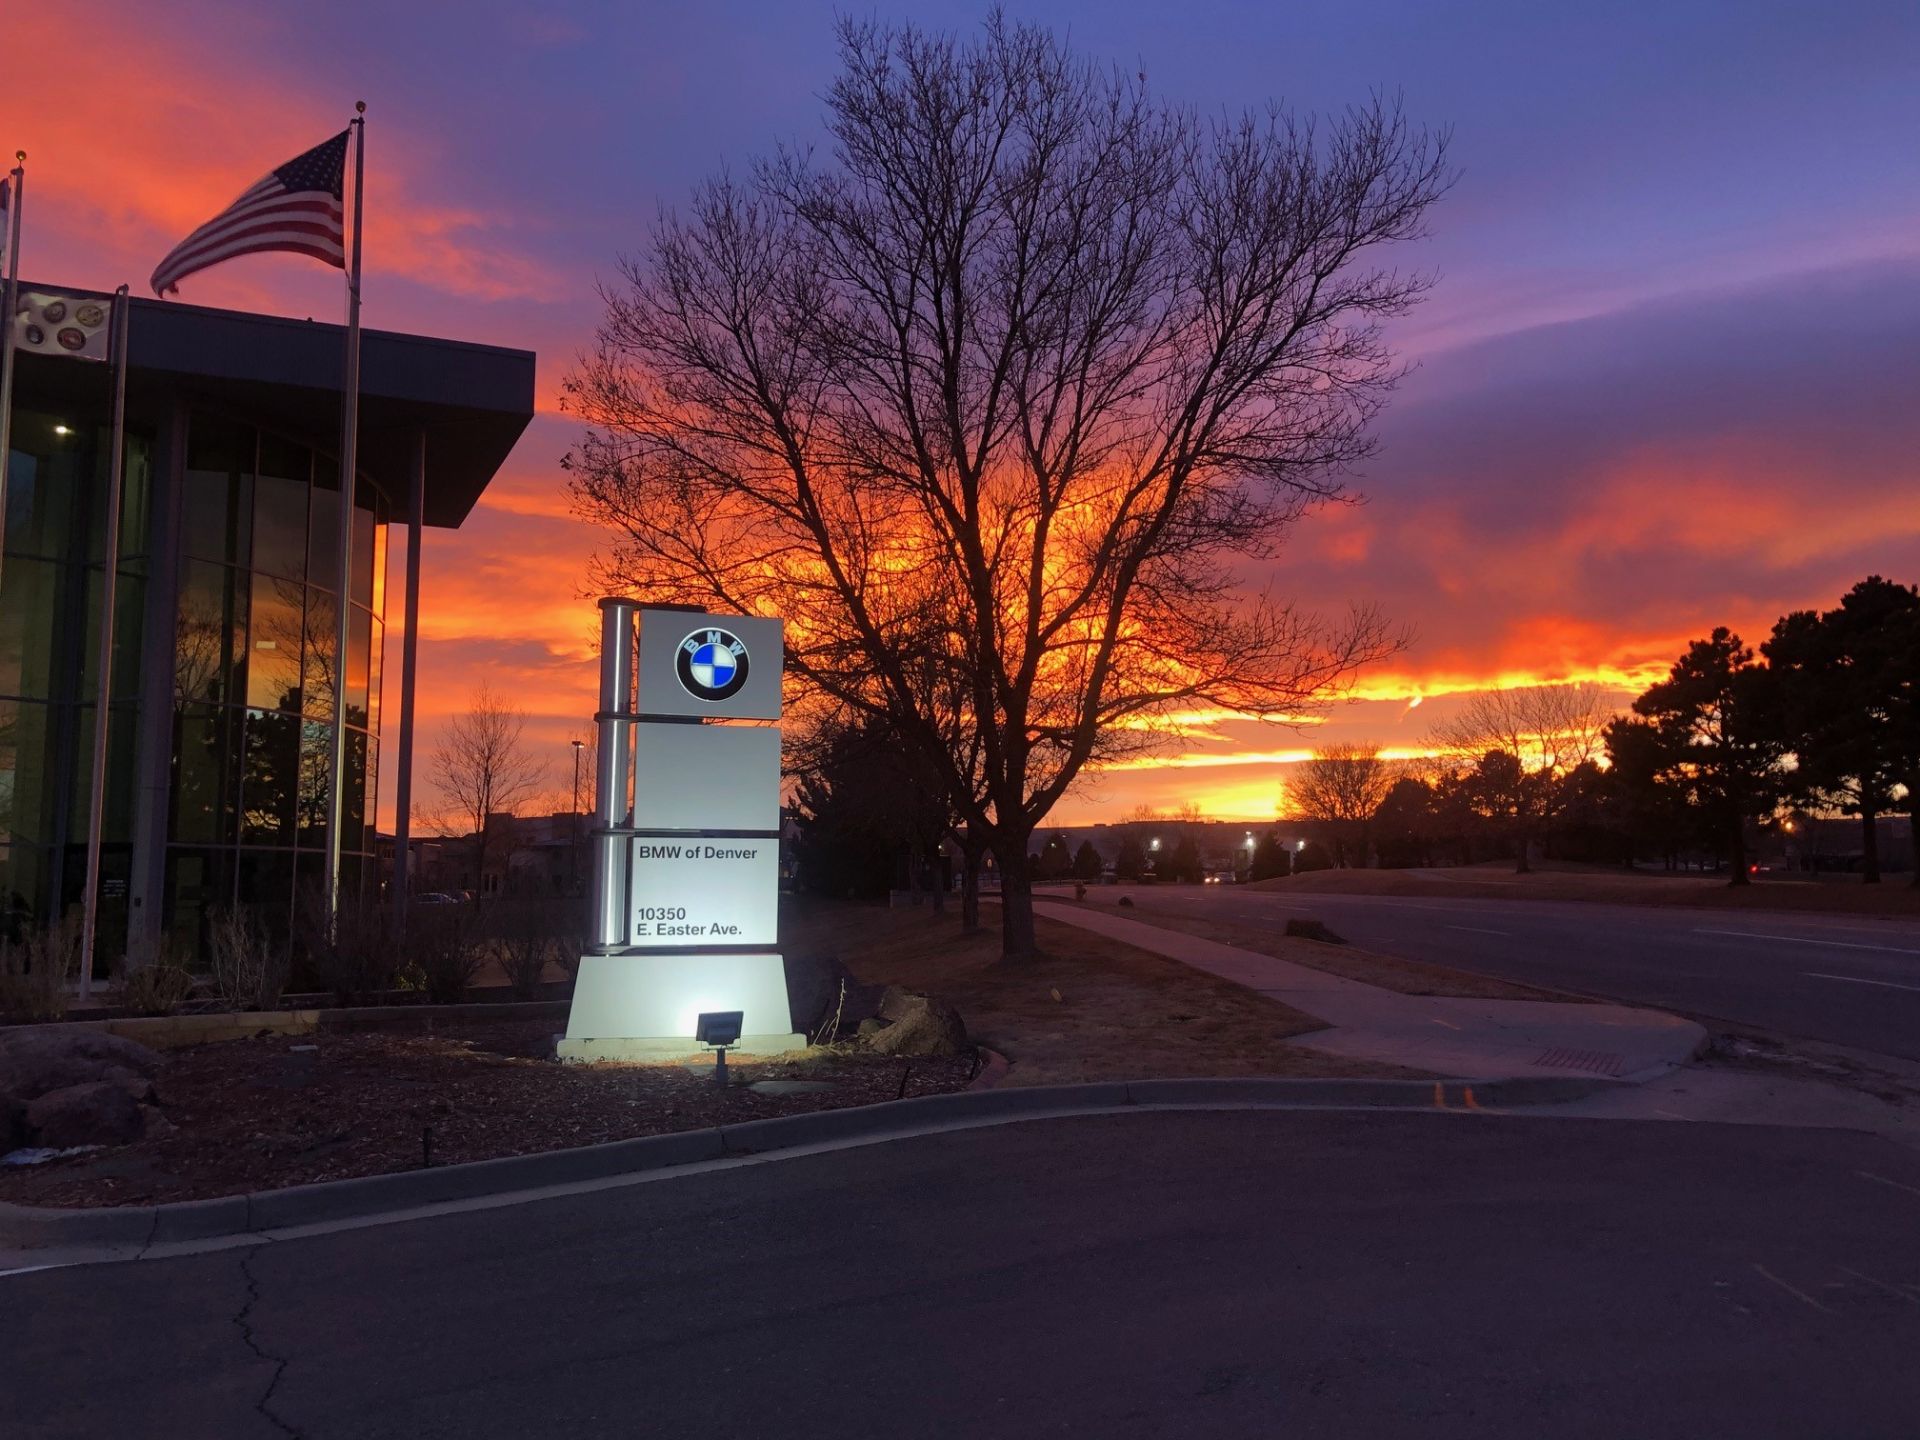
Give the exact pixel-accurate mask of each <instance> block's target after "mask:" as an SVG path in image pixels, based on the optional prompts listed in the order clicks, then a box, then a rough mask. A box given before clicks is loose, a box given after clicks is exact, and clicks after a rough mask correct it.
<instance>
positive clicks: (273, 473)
mask: <svg viewBox="0 0 1920 1440" xmlns="http://www.w3.org/2000/svg"><path fill="white" fill-rule="evenodd" d="M184 483H185V491H184V495H183V497H182V500H183V504H182V512H181V554H180V564H181V570H180V603H179V610H178V619H177V625H176V640H175V646H174V685H173V708H174V770H173V794H172V803H171V805H170V807H169V812H170V822H169V830H168V837H167V838H168V845H167V872H166V920H167V925H168V929H169V933H170V934H172V935H173V936H174V937H176V940H177V941H178V942H180V943H183V944H186V945H190V946H195V947H197V946H198V944H199V941H200V937H201V935H202V934H203V932H204V927H205V924H206V918H207V914H208V912H209V911H210V910H212V909H214V908H216V907H218V906H223V905H227V904H232V903H235V902H238V903H241V904H246V905H251V906H257V907H259V909H260V911H261V913H262V914H263V915H264V916H266V917H268V918H269V920H270V922H272V921H275V919H276V917H277V918H278V919H279V920H280V921H281V922H284V919H285V918H286V917H289V916H291V914H292V913H293V907H294V906H295V905H296V904H297V903H299V897H300V896H301V894H302V893H303V892H307V893H311V894H314V895H318V894H319V892H320V891H321V888H322V886H323V884H324V876H325V864H326V846H327V833H326V832H327V800H328V778H329V771H330V766H331V761H332V751H331V740H332V728H331V727H332V722H333V700H334V688H335V686H336V685H340V684H342V683H344V685H345V686H346V717H347V725H348V731H347V745H346V767H347V785H346V792H345V799H344V804H343V809H342V817H341V818H342V836H341V850H342V862H341V865H342V876H341V884H342V889H343V891H344V892H345V893H347V894H356V893H358V891H359V887H360V885H361V884H362V880H363V877H369V878H370V877H371V876H372V873H373V865H372V859H371V856H372V851H373V836H374V825H373V820H374V814H375V790H376V784H377V777H376V775H375V773H374V767H375V764H376V759H377V756H378V754H379V744H378V735H379V698H378V697H379V656H380V649H381V642H382V630H383V622H384V619H385V607H386V593H385V592H386V521H387V510H386V500H385V497H384V496H383V495H381V494H380V493H379V491H378V490H377V488H376V487H375V486H374V485H373V484H372V483H371V482H370V481H368V480H367V479H366V478H365V477H362V478H361V480H360V482H359V485H358V487H357V492H356V494H355V497H354V544H353V553H354V566H353V570H354V573H353V575H352V577H351V583H350V584H349V586H348V602H347V603H348V604H349V605H350V606H351V607H352V610H351V613H350V615H349V619H348V627H347V633H348V642H347V655H346V663H345V665H344V666H343V665H341V664H340V663H339V657H338V655H337V653H336V648H335V647H336V643H337V627H338V618H339V609H338V607H339V604H340V574H339V556H338V552H337V550H336V548H335V547H336V543H337V534H338V532H337V529H336V526H337V524H338V519H339V514H340V510H339V506H340V484H339V468H338V463H337V461H336V460H335V459H334V458H333V457H332V456H330V455H327V454H326V453H324V452H318V451H314V450H312V449H309V448H308V447H306V446H303V445H300V444H297V443H295V442H292V441H289V440H286V439H283V438H282V437H280V436H278V435H275V434H272V433H270V432H266V431H262V430H259V429H257V428H255V427H253V426H250V425H245V424H241V423H237V422H234V421H230V420H226V419H222V418H220V417H216V416H212V415H204V414H198V413H196V414H195V415H194V416H193V417H192V421H191V424H190V426H189V430H188V439H187V469H186V475H185V482H184Z"/></svg>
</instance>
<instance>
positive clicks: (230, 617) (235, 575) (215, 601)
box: [173, 560, 247, 705]
mask: <svg viewBox="0 0 1920 1440" xmlns="http://www.w3.org/2000/svg"><path fill="white" fill-rule="evenodd" d="M243 580H244V572H243V571H238V570H234V569H232V568H231V567H230V566H226V565H209V564H207V563H206V562H204V561H200V560H189V561H188V562H187V563H186V566H185V567H184V570H183V573H182V574H181V577H180V616H179V619H178V620H177V621H176V622H175V625H174V644H173V697H174V701H175V703H177V704H182V705H185V704H192V703H195V702H209V703H215V704H222V703H224V704H231V703H233V702H235V701H238V700H243V699H245V698H246V697H245V696H244V695H243V694H242V693H241V690H240V687H241V670H240V667H241V665H242V664H243V663H244V661H245V657H246V652H247V595H246V591H245V589H244V588H243V583H242V582H243Z"/></svg>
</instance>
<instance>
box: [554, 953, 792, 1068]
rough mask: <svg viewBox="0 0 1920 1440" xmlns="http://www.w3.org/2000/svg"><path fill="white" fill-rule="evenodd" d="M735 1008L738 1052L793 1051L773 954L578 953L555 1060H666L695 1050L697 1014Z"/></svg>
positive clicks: (783, 980) (782, 976) (781, 976)
mask: <svg viewBox="0 0 1920 1440" xmlns="http://www.w3.org/2000/svg"><path fill="white" fill-rule="evenodd" d="M716 1010H738V1011H740V1012H741V1024H740V1043H739V1044H738V1045H734V1046H729V1047H728V1048H729V1049H730V1050H733V1051H736V1052H738V1053H742V1054H749V1055H764V1054H775V1053H778V1052H780V1051H783V1050H799V1049H802V1048H804V1047H805V1045H806V1043H807V1039H806V1036H804V1035H799V1034H795V1033H794V1031H793V1016H792V1014H791V1012H790V1011H789V1009H788V1007H787V970H786V966H785V965H784V964H783V963H782V962H781V959H780V957H779V955H777V954H774V953H772V952H759V953H754V954H745V955H652V954H640V955H636V954H627V955H585V956H582V957H581V960H580V973H579V974H578V975H577V976H576V977H575V979H574V986H573V1007H572V1009H571V1011H570V1012H569V1013H568V1015H567V1033H566V1035H565V1036H564V1037H563V1038H562V1039H561V1041H560V1045H559V1054H560V1058H561V1059H562V1060H620V1059H625V1060H641V1059H660V1060H671V1059H676V1058H678V1057H680V1056H684V1055H696V1054H700V1053H702V1051H703V1049H704V1047H703V1046H701V1044H700V1042H699V1041H697V1040H695V1039H694V1038H693V1036H694V1030H695V1028H696V1027H697V1026H698V1024H699V1021H700V1016H701V1015H702V1014H705V1013H708V1012H711V1011H716Z"/></svg>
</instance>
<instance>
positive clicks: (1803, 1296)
mask: <svg viewBox="0 0 1920 1440" xmlns="http://www.w3.org/2000/svg"><path fill="white" fill-rule="evenodd" d="M1747 1263H1748V1264H1749V1265H1752V1266H1753V1268H1754V1269H1755V1270H1758V1271H1759V1272H1760V1273H1761V1274H1762V1275H1764V1276H1766V1277H1767V1279H1769V1280H1771V1281H1772V1282H1773V1283H1774V1284H1776V1285H1778V1286H1779V1287H1780V1288H1781V1289H1782V1290H1784V1291H1786V1292H1787V1293H1788V1294H1789V1295H1791V1296H1793V1298H1794V1299H1796V1300H1804V1301H1806V1302H1807V1304H1809V1305H1811V1306H1812V1307H1813V1308H1814V1309H1816V1310H1818V1311H1819V1312H1820V1313H1821V1314H1823V1315H1831V1314H1832V1313H1833V1311H1831V1310H1829V1309H1827V1307H1826V1306H1824V1305H1822V1304H1821V1303H1820V1302H1819V1301H1818V1300H1816V1299H1814V1298H1813V1296H1811V1295H1809V1294H1807V1292H1806V1291H1804V1290H1796V1289H1794V1287H1793V1286H1791V1285H1789V1284H1788V1283H1787V1282H1786V1281H1784V1280H1782V1279H1781V1278H1780V1277H1779V1276H1778V1275H1776V1274H1774V1273H1773V1272H1772V1271H1771V1270H1769V1269H1767V1267H1766V1266H1764V1265H1762V1264H1760V1263H1759V1261H1757V1260H1749V1261H1748V1262H1747Z"/></svg>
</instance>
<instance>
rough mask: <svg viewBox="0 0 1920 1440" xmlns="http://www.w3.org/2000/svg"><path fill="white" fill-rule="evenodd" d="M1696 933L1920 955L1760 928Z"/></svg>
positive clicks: (1907, 950)
mask: <svg viewBox="0 0 1920 1440" xmlns="http://www.w3.org/2000/svg"><path fill="white" fill-rule="evenodd" d="M1693 933H1694V934H1696V935H1738V936H1739V937H1740V938H1741V939H1743V940H1784V941H1786V942H1787V943H1788V944H1789V945H1829V946H1832V947H1833V948H1834V949H1836V950H1884V951H1886V952H1887V953H1888V954H1890V955H1920V950H1915V949H1911V948H1909V947H1908V946H1905V945H1861V944H1859V943H1858V942H1856V941H1853V940H1815V939H1814V938H1813V937H1812V936H1810V935H1767V934H1763V933H1762V932H1760V931H1758V930H1706V929H1702V928H1700V927H1698V926H1696V927H1695V928H1694V932H1693Z"/></svg>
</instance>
